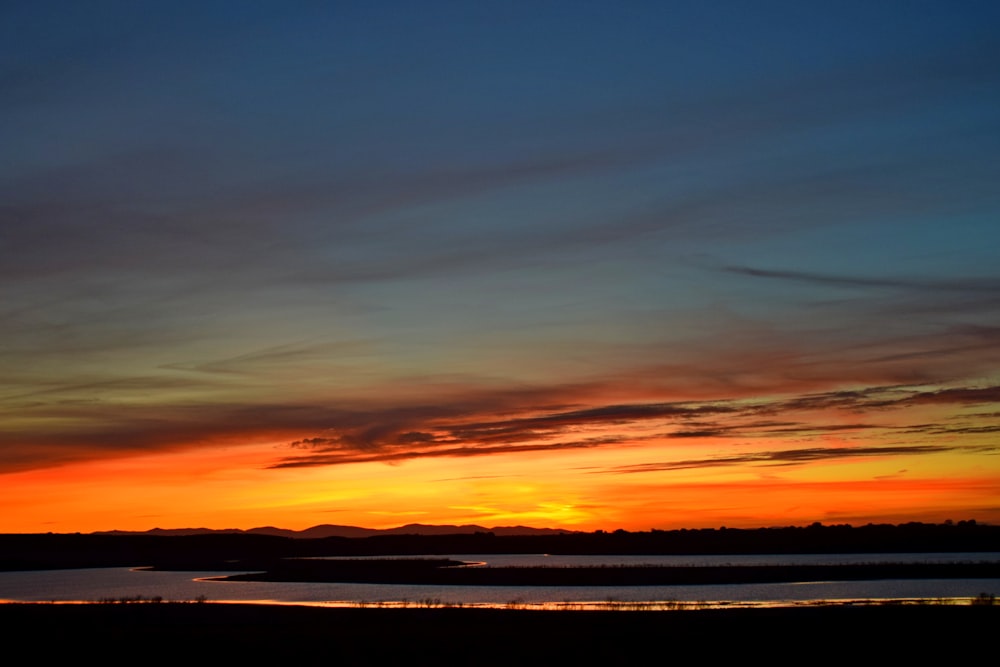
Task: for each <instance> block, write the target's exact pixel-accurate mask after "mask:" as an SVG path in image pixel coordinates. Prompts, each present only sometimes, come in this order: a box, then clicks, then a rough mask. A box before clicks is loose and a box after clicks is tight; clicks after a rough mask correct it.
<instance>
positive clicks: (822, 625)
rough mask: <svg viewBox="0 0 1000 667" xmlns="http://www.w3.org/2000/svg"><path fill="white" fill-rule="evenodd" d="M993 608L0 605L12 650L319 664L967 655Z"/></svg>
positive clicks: (978, 649)
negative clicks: (553, 609)
mask: <svg viewBox="0 0 1000 667" xmlns="http://www.w3.org/2000/svg"><path fill="white" fill-rule="evenodd" d="M998 629H1000V606H971V605H963V606H958V605H944V604H928V605H881V606H856V607H851V606H816V607H802V608H781V609H731V610H715V609H705V610H682V611H673V610H670V611H649V612H632V611H558V612H551V611H528V610H503V609H455V608H436V609H423V608H421V609H412V608H411V609H333V608H315V607H297V606H271V605H241V604H213V603H204V604H196V603H161V604H88V605H55V604H4V605H0V636H2V637H3V638H4V640H5V644H6V646H5V648H6V649H7V652H8V654H22V658H23V660H32V661H41V662H42V663H43V664H45V663H47V662H48V661H50V660H53V659H73V660H75V661H77V662H80V663H81V664H82V663H88V662H91V661H93V660H97V661H104V662H108V663H109V664H126V663H128V664H170V663H171V662H176V663H178V664H234V661H244V660H246V661H248V662H252V663H253V664H258V663H260V662H262V661H272V660H279V659H280V660H281V661H282V664H286V665H288V664H293V663H290V662H289V661H301V662H300V664H303V665H305V664H323V665H361V664H365V665H369V664H371V665H382V664H403V665H405V664H419V665H505V666H508V667H510V666H515V665H534V664H539V665H541V664H545V665H640V664H641V665H645V664H698V663H705V664H711V665H714V664H721V663H723V662H730V663H731V662H733V661H739V662H740V663H745V664H752V663H757V662H761V661H764V662H768V663H772V664H773V663H779V664H791V663H795V664H802V663H806V664H808V663H816V664H838V663H839V664H845V663H847V662H848V661H850V662H858V663H861V664H873V663H874V662H875V661H891V662H887V663H886V664H894V665H898V664H901V661H910V660H912V661H914V664H928V661H929V660H930V661H935V662H937V661H945V660H946V661H947V662H946V663H945V664H955V663H959V664H973V665H974V664H979V663H985V664H990V662H991V661H992V660H993V659H994V658H995V646H996V636H997V635H996V633H997V630H998Z"/></svg>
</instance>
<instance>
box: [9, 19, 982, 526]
mask: <svg viewBox="0 0 1000 667" xmlns="http://www.w3.org/2000/svg"><path fill="white" fill-rule="evenodd" d="M998 34H1000V2H995V1H994V0H986V1H982V2H979V1H974V0H946V1H945V0H943V1H940V2H931V1H921V0H912V1H911V0H906V1H904V0H899V1H892V0H889V1H884V2H872V1H870V0H865V1H853V0H840V1H837V2H802V1H789V2H772V1H768V0H760V1H754V2H744V1H736V0H734V1H732V2H725V1H713V0H703V1H690V2H687V1H680V0H673V1H669V2H666V1H665V2H638V1H636V2H627V1H614V2H611V1H608V2H597V1H586V0H579V1H576V2H559V1H546V0H535V1H525V2H520V1H516V0H512V1H503V2H500V1H496V2H494V1H492V0H485V1H481V2H473V1H466V2H461V1H455V2H439V1H436V0H421V1H419V2H410V1H402V0H400V1H398V2H396V1H388V0H386V1H381V0H371V1H368V0H366V1H358V2H334V1H330V2H309V1H303V2H279V1H274V2H254V1H239V2H237V1H233V2H218V1H215V2H213V1H211V0H208V1H197V2H195V1H190V2H189V1H182V0H171V1H167V0H164V1H162V2H161V1H150V2H141V1H130V0H121V1H104V0H94V1H92V2H78V1H65V2H61V1H49V0H5V1H4V2H3V3H2V4H0V44H2V45H3V46H2V47H0V155H2V159H0V532H7V533H10V532H49V531H52V532H76V531H79V532H90V531H97V530H111V529H120V530H146V529H150V528H154V527H160V528H184V527H209V528H244V529H247V528H253V527H257V526H266V525H271V526H280V527H282V528H291V529H304V528H307V527H310V526H313V525H317V524H324V523H329V524H345V525H356V526H366V527H372V528H389V527H394V526H399V525H403V524H407V523H427V524H466V523H474V524H478V525H482V526H487V527H493V526H511V525H528V526H537V527H566V528H573V529H580V530H596V529H617V528H625V529H627V530H649V529H651V528H659V529H670V528H680V527H718V526H729V527H756V526H773V525H804V524H808V523H812V522H814V521H820V522H823V523H851V524H863V523H868V522H891V523H898V522H905V521H931V522H939V521H943V520H946V519H953V520H956V521H957V520H963V519H975V520H977V521H980V522H985V523H1000V40H998V38H997V35H998Z"/></svg>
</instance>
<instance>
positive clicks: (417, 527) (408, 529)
mask: <svg viewBox="0 0 1000 667" xmlns="http://www.w3.org/2000/svg"><path fill="white" fill-rule="evenodd" d="M573 532H575V531H571V530H563V529H559V528H530V527H528V526H497V527H494V528H485V527H483V526H476V525H468V524H467V525H462V526H450V525H445V526H432V525H426V524H420V523H410V524H406V525H405V526H399V527H396V528H386V529H376V528H360V527H358V526H336V525H331V524H322V525H319V526H313V527H312V528H306V529H304V530H289V529H287V528H275V527H274V526H261V527H259V528H250V529H248V530H243V529H240V528H223V529H213V528H169V529H165V528H153V529H151V530H146V531H127V530H109V531H98V532H95V533H93V534H94V535H202V534H206V533H215V534H221V533H228V534H232V533H244V534H247V535H276V536H279V537H295V538H305V539H321V538H324V537H374V536H376V535H462V534H472V533H493V534H494V535H568V534H571V533H573Z"/></svg>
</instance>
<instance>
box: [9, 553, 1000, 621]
mask: <svg viewBox="0 0 1000 667" xmlns="http://www.w3.org/2000/svg"><path fill="white" fill-rule="evenodd" d="M415 557H417V556H407V557H406V558H415ZM433 557H435V558H440V557H442V556H440V555H436V556H433ZM447 557H448V558H452V559H455V560H461V561H468V562H475V563H485V566H487V567H503V566H514V565H516V566H542V567H544V566H550V567H573V566H583V565H605V566H615V565H678V566H680V565H696V566H725V565H803V564H804V565H809V564H816V565H828V564H829V565H839V564H852V563H881V562H889V563H900V562H935V563H955V562H958V563H962V562H990V563H1000V553H937V554H926V553H921V554H896V553H894V554H803V555H784V554H783V555H724V556H717V555H704V556H686V555H685V556H556V555H551V556H550V555H545V554H517V555H512V554H502V555H483V554H467V555H463V554H457V555H449V556H447ZM379 558H389V557H385V556H381V557H379ZM231 574H234V573H233V572H213V571H205V572H162V571H150V570H143V569H138V568H96V569H77V570H45V571H18V572H0V600H2V601H14V602H95V601H101V600H119V599H130V598H138V597H142V598H146V599H149V598H157V597H159V598H162V599H163V600H175V601H187V600H206V601H212V602H255V603H270V604H306V605H319V606H437V605H456V606H457V605H461V606H469V607H477V606H487V607H508V608H550V609H559V608H579V609H587V608H608V607H613V608H631V607H635V608H639V607H647V608H648V607H653V608H657V607H663V608H666V607H672V606H677V605H693V606H773V605H788V604H805V603H815V602H820V601H825V602H843V601H858V602H862V601H879V600H932V601H937V600H956V601H961V600H967V599H971V598H974V597H976V596H978V595H980V594H981V593H986V594H993V595H1000V579H928V580H877V581H825V582H824V581H806V582H793V583H772V584H736V585H733V584H726V585H710V586H614V587H611V586H586V587H577V586H573V587H544V586H426V585H397V584H339V583H301V582H295V583H287V582H280V583H276V582H225V581H215V580H212V579H213V578H217V577H223V576H226V575H231Z"/></svg>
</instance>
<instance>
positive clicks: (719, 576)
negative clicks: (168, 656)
mask: <svg viewBox="0 0 1000 667" xmlns="http://www.w3.org/2000/svg"><path fill="white" fill-rule="evenodd" d="M239 565H240V564H239V563H230V564H229V567H232V568H238V567H239ZM246 569H249V568H246ZM224 579H225V580H227V581H271V582H327V583H332V582H339V583H379V584H431V585H454V586H672V585H706V584H753V583H779V582H799V581H862V580H876V579H1000V563H998V562H979V563H977V562H972V563H868V564H851V565H780V566H778V565H774V566H772V565H725V566H704V567H702V566H658V565H648V566H641V565H640V566H617V565H616V566H596V567H589V566H579V567H516V566H509V567H508V566H505V567H468V566H463V564H462V563H461V562H459V561H453V560H449V559H384V560H382V559H358V560H323V559H288V560H279V561H274V562H272V563H271V564H269V565H267V566H266V567H265V569H264V570H263V571H260V572H250V573H246V572H244V573H239V574H234V575H230V576H228V577H224Z"/></svg>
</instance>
